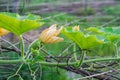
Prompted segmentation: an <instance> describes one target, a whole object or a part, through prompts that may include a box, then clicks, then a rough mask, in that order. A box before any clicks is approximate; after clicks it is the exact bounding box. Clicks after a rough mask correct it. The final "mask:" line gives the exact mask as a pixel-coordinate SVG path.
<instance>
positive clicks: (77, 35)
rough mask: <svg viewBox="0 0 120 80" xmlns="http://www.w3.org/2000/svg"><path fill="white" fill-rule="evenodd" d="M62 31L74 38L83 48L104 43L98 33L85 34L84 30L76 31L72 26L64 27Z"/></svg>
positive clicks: (90, 47)
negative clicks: (97, 35)
mask: <svg viewBox="0 0 120 80" xmlns="http://www.w3.org/2000/svg"><path fill="white" fill-rule="evenodd" d="M62 33H63V34H64V35H66V36H67V37H68V38H69V39H71V40H73V41H74V42H75V43H76V44H78V46H79V47H80V48H82V49H93V48H94V47H97V46H99V45H101V44H103V43H104V41H102V40H99V39H98V38H97V37H96V35H88V34H84V33H83V32H82V31H74V30H73V29H72V28H71V27H70V28H64V29H63V31H62Z"/></svg>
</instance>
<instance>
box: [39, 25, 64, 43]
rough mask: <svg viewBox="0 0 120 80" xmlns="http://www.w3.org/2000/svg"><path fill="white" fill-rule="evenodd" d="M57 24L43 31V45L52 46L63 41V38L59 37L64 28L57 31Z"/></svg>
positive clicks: (41, 36) (41, 37)
mask: <svg viewBox="0 0 120 80" xmlns="http://www.w3.org/2000/svg"><path fill="white" fill-rule="evenodd" d="M56 26H57V25H56V24H54V25H52V26H51V27H49V28H47V29H45V30H43V31H42V32H41V35H40V38H39V39H40V40H41V41H42V42H43V43H47V44H51V43H56V42H61V41H63V38H60V37H57V36H58V35H59V34H60V32H61V30H62V27H61V28H60V29H58V30H57V29H56Z"/></svg>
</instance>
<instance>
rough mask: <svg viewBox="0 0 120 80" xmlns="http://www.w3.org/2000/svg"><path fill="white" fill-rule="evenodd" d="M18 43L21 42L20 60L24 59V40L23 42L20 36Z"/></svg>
mask: <svg viewBox="0 0 120 80" xmlns="http://www.w3.org/2000/svg"><path fill="white" fill-rule="evenodd" d="M20 42H21V56H22V58H23V59H24V46H25V45H24V40H23V37H22V35H20Z"/></svg>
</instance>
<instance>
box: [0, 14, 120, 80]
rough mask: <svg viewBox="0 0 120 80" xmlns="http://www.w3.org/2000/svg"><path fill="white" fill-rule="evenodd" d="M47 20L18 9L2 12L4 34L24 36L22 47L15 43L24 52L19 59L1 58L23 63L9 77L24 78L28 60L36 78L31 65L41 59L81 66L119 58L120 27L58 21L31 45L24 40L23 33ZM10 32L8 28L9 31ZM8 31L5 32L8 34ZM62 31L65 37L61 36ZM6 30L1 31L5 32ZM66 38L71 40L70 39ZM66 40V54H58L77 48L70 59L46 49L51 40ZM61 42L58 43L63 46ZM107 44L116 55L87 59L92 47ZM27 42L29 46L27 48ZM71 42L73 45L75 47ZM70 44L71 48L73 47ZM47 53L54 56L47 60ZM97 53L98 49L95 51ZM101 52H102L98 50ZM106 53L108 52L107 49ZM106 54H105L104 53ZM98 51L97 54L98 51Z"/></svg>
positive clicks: (49, 63) (0, 27) (0, 25)
mask: <svg viewBox="0 0 120 80" xmlns="http://www.w3.org/2000/svg"><path fill="white" fill-rule="evenodd" d="M42 24H43V22H41V18H40V16H37V15H33V14H29V15H25V16H20V15H19V14H16V13H8V12H1V13H0V34H1V33H3V32H4V31H9V32H12V33H14V34H15V35H16V36H18V37H19V38H20V44H21V48H20V49H21V50H19V49H18V48H17V47H15V45H12V43H10V42H8V43H9V44H11V45H12V46H13V47H15V49H18V50H19V52H20V56H19V58H18V59H13V60H5V59H4V60H0V63H1V64H17V63H19V64H20V66H19V68H18V70H17V71H16V72H15V73H14V74H13V75H10V76H9V77H8V78H7V79H8V80H9V79H11V78H13V77H15V76H18V77H19V79H21V80H22V79H23V78H22V76H21V75H20V74H19V71H20V69H21V68H22V66H23V65H24V64H27V65H28V67H29V70H30V73H31V75H32V76H33V80H35V74H34V72H35V71H33V70H32V68H31V65H33V64H34V65H36V64H37V63H38V64H40V65H46V66H68V65H70V66H76V67H81V65H82V64H84V63H86V64H87V63H92V62H102V61H119V60H120V57H119V56H120V55H119V51H118V47H119V42H120V32H119V31H120V27H105V28H103V27H89V28H86V29H79V26H74V27H73V26H72V27H71V26H69V27H68V26H67V27H61V28H59V29H57V25H56V24H54V25H52V26H51V27H50V28H47V29H45V30H43V31H42V32H41V34H40V37H39V38H38V39H36V40H34V41H33V42H32V43H30V44H29V45H26V44H25V43H24V39H23V36H22V35H23V34H24V33H26V32H28V31H30V30H33V29H35V28H38V27H40V26H42ZM7 33H8V32H7ZM7 33H6V32H5V33H4V34H7ZM60 33H62V34H61V36H63V37H58V35H59V34H60ZM4 34H1V36H3V35H4ZM66 39H67V40H68V41H67V42H65V41H66ZM62 41H63V42H64V44H62V43H60V44H62V47H63V46H65V44H66V43H68V44H69V45H68V44H67V45H68V46H67V47H66V48H65V50H64V51H63V52H62V54H57V56H58V57H59V56H61V55H63V54H65V55H68V54H69V52H73V51H74V56H73V57H70V58H71V60H70V61H68V63H66V62H64V61H63V62H62V61H61V62H59V63H58V62H57V61H58V59H56V57H55V56H54V55H53V54H50V52H49V50H47V51H46V50H44V48H45V47H46V45H48V44H50V47H51V46H52V45H54V44H55V43H58V42H62ZM60 44H56V45H57V47H59V45H60ZM105 44H107V45H108V46H109V45H110V46H112V47H113V51H114V56H111V57H104V58H97V59H96V58H92V59H86V58H85V57H86V56H87V55H89V54H88V51H89V50H90V51H93V50H96V49H97V48H99V49H100V46H102V45H105ZM25 45H26V46H27V49H25ZM71 45H72V47H73V48H71ZM51 48H52V50H50V51H51V52H54V53H56V52H55V51H57V50H54V48H53V46H52V47H51ZM69 48H70V49H71V50H69ZM77 48H79V49H81V50H82V52H80V57H78V55H79V54H78V53H76V52H75V51H76V50H77ZM43 53H46V55H47V57H50V58H53V59H54V60H50V61H49V60H48V61H46V55H44V56H43ZM93 54H94V53H93ZM98 54H99V53H98ZM104 54H106V53H104ZM104 54H103V55H104ZM95 55H97V54H95Z"/></svg>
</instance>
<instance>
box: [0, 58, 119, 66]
mask: <svg viewBox="0 0 120 80" xmlns="http://www.w3.org/2000/svg"><path fill="white" fill-rule="evenodd" d="M105 61H120V57H118V58H116V57H110V58H98V59H90V60H84V61H83V63H92V62H105ZM15 63H26V62H25V61H24V60H23V59H19V60H0V64H15ZM36 63H40V64H41V65H47V66H67V65H71V66H72V65H76V64H77V62H69V63H65V62H64V63H59V64H58V63H57V62H53V63H50V62H45V61H40V62H36Z"/></svg>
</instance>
